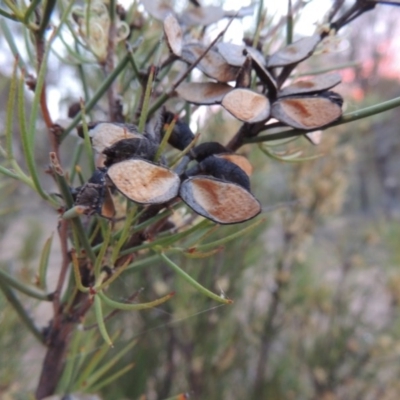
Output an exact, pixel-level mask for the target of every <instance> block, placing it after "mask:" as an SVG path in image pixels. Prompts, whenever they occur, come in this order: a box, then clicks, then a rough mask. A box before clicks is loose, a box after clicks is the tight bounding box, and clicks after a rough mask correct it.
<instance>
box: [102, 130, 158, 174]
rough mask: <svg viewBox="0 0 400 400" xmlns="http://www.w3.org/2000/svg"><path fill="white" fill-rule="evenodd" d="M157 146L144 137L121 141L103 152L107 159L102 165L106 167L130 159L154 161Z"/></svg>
mask: <svg viewBox="0 0 400 400" xmlns="http://www.w3.org/2000/svg"><path fill="white" fill-rule="evenodd" d="M157 149H158V146H157V144H156V143H154V142H152V141H150V140H149V139H147V138H146V137H145V136H143V135H142V136H141V137H140V138H131V139H123V140H119V141H118V142H116V143H114V144H113V145H112V146H110V147H107V148H106V149H104V150H103V154H104V155H105V156H106V157H107V159H106V161H105V162H104V165H105V166H106V167H109V166H111V165H112V164H115V163H118V162H120V161H124V160H127V159H129V158H132V157H140V158H143V159H145V160H154V157H155V155H156V153H157Z"/></svg>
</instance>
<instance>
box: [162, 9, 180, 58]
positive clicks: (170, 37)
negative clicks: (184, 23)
mask: <svg viewBox="0 0 400 400" xmlns="http://www.w3.org/2000/svg"><path fill="white" fill-rule="evenodd" d="M164 33H165V37H166V38H167V43H168V47H169V49H170V50H171V52H172V53H174V54H175V55H176V56H178V57H180V56H181V54H182V29H181V27H180V26H179V22H178V20H177V19H176V18H175V17H174V16H173V14H168V16H167V18H165V20H164Z"/></svg>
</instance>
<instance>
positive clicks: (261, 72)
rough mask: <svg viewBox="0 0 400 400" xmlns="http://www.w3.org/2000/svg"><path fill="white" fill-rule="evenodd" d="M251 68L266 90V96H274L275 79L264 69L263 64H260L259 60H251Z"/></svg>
mask: <svg viewBox="0 0 400 400" xmlns="http://www.w3.org/2000/svg"><path fill="white" fill-rule="evenodd" d="M252 60H253V63H252V65H253V68H254V70H255V71H256V74H257V76H258V77H259V79H260V80H261V82H262V83H263V84H264V85H265V86H266V87H267V88H268V95H269V96H270V98H271V97H275V96H276V91H277V84H276V81H275V78H274V77H273V76H272V75H271V74H270V73H269V72H268V70H267V69H266V68H265V67H264V63H263V62H260V60H259V58H252Z"/></svg>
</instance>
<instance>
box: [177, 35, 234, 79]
mask: <svg viewBox="0 0 400 400" xmlns="http://www.w3.org/2000/svg"><path fill="white" fill-rule="evenodd" d="M206 50H207V47H206V46H203V45H202V44H200V43H188V44H186V45H184V46H183V48H182V56H181V58H182V60H183V61H186V62H187V63H189V64H193V63H194V62H195V61H196V60H197V59H198V58H199V57H200V56H201V55H202V54H204V53H205V52H206ZM197 68H199V69H200V71H202V72H203V73H204V74H206V75H207V76H209V77H210V78H213V79H216V80H217V81H218V82H225V83H226V82H230V81H234V80H236V78H237V76H238V73H239V68H238V67H233V66H231V65H229V64H228V63H227V62H226V61H225V59H224V58H223V57H222V56H221V54H219V53H218V52H217V51H216V50H213V49H211V50H209V51H208V52H207V53H206V55H205V56H204V57H203V58H202V60H201V61H200V62H199V63H198V64H197Z"/></svg>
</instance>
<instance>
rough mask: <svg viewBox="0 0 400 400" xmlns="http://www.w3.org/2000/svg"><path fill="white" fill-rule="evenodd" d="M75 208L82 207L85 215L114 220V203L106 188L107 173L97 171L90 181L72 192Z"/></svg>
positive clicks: (101, 170) (100, 170)
mask: <svg viewBox="0 0 400 400" xmlns="http://www.w3.org/2000/svg"><path fill="white" fill-rule="evenodd" d="M72 195H73V197H74V200H75V201H74V206H77V207H82V210H84V211H83V213H84V214H86V215H93V214H100V215H101V216H103V217H106V218H112V217H113V216H114V214H115V208H114V202H113V201H112V197H111V194H110V193H109V190H108V188H107V186H106V178H105V171H104V170H103V169H97V170H96V171H95V172H94V173H93V175H92V176H91V178H90V179H89V181H88V182H87V183H85V184H84V185H83V186H81V187H79V188H77V189H75V190H73V191H72Z"/></svg>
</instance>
